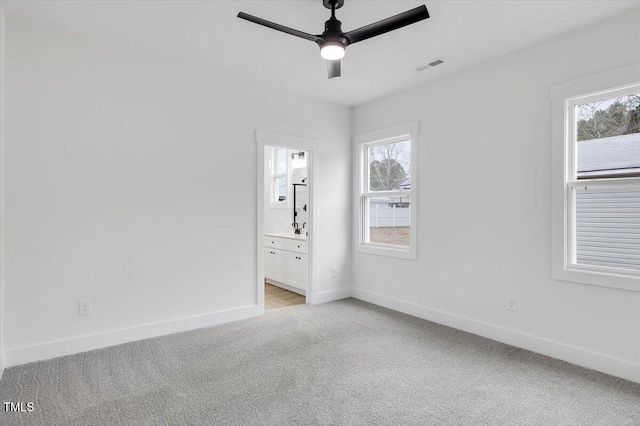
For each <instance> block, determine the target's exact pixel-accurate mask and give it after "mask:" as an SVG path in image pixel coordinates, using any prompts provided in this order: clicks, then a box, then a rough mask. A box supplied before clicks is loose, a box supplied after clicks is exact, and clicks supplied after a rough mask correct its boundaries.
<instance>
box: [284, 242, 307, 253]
mask: <svg viewBox="0 0 640 426" xmlns="http://www.w3.org/2000/svg"><path fill="white" fill-rule="evenodd" d="M285 244H286V245H285V250H288V251H294V252H296V253H304V254H306V253H307V251H308V247H309V243H308V242H306V241H290V240H289V241H287V242H286V243H285Z"/></svg>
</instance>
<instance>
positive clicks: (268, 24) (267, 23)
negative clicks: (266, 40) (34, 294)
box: [238, 12, 322, 42]
mask: <svg viewBox="0 0 640 426" xmlns="http://www.w3.org/2000/svg"><path fill="white" fill-rule="evenodd" d="M238 18H240V19H245V20H247V21H249V22H253V23H255V24H258V25H262V26H264V27H267V28H272V29H274V30H278V31H282V32H283V33H287V34H291V35H294V36H296V37H301V38H304V39H306V40H310V41H313V42H318V41H322V39H321V38H320V37H318V36H316V35H313V34H308V33H305V32H303V31H298V30H294V29H293V28H289V27H285V26H284V25H280V24H276V23H274V22H270V21H267V20H265V19H262V18H258V17H256V16H252V15H249V14H247V13H244V12H240V13H238Z"/></svg>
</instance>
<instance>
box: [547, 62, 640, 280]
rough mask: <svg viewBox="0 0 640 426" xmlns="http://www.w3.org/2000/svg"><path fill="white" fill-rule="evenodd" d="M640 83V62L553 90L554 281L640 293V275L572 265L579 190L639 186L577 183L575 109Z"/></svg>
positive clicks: (618, 181)
mask: <svg viewBox="0 0 640 426" xmlns="http://www.w3.org/2000/svg"><path fill="white" fill-rule="evenodd" d="M639 85H640V64H635V65H631V66H629V67H624V68H620V69H616V70H612V71H608V72H605V73H601V74H596V75H593V76H588V77H584V78H581V79H576V80H572V81H568V82H565V83H561V84H556V85H554V86H552V87H551V102H552V143H553V145H552V185H553V186H552V277H553V278H554V279H556V280H562V281H570V282H576V283H582V284H589V285H597V286H603V287H611V288H617V289H624V290H632V291H640V271H634V270H627V269H623V268H613V267H606V266H595V265H584V264H578V263H576V262H574V261H573V259H574V258H575V236H574V235H575V231H574V230H575V213H574V211H575V209H574V206H575V193H576V189H577V188H581V187H593V188H596V187H597V188H617V187H625V186H637V185H640V178H638V177H618V178H591V179H590V178H582V179H578V177H577V149H576V145H577V143H576V137H575V132H576V130H577V125H576V119H575V118H576V117H575V106H576V105H579V104H584V103H589V102H593V101H597V100H602V99H610V98H614V97H617V96H621V95H624V94H628V93H629V92H630V91H633V90H634V89H637V88H638V87H639Z"/></svg>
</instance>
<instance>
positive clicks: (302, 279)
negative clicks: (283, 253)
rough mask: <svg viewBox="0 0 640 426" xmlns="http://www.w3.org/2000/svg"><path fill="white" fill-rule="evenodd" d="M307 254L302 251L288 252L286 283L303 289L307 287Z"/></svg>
mask: <svg viewBox="0 0 640 426" xmlns="http://www.w3.org/2000/svg"><path fill="white" fill-rule="evenodd" d="M307 271H308V266H307V256H306V255H304V254H300V253H292V252H287V280H286V281H285V283H286V284H289V285H290V286H292V287H296V288H299V289H302V290H306V289H307V281H308V277H307V275H308V274H307Z"/></svg>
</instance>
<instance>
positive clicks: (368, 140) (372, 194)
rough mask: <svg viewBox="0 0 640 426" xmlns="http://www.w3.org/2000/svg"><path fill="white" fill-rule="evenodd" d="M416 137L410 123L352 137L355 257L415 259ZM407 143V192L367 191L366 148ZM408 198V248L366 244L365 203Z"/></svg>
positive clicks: (413, 124) (415, 123) (414, 124)
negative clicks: (409, 184)
mask: <svg viewBox="0 0 640 426" xmlns="http://www.w3.org/2000/svg"><path fill="white" fill-rule="evenodd" d="M418 133H419V122H418V121H417V120H416V121H411V122H408V123H401V124H397V125H394V126H389V127H385V128H382V129H377V130H373V131H370V132H366V133H362V134H359V135H356V136H355V146H354V149H355V151H354V158H355V161H356V162H357V167H355V168H354V173H356V175H355V177H354V182H355V186H356V188H355V191H354V192H355V195H356V196H355V197H354V198H355V204H354V239H355V243H354V247H355V251H356V252H358V253H366V254H373V255H379V256H388V257H395V258H401V259H408V260H416V259H417V245H418V244H417V236H418V228H417V223H418V220H417V218H418ZM405 140H409V146H410V149H411V154H410V161H411V169H410V171H409V176H410V180H411V188H410V189H409V190H402V189H400V190H396V191H370V190H369V173H368V172H369V158H368V151H367V150H368V148H369V147H371V146H376V145H383V144H387V143H394V142H401V141H405ZM407 195H409V196H410V199H411V205H410V209H411V211H410V218H409V227H410V228H409V246H408V247H406V248H405V247H403V246H396V245H392V244H383V243H369V242H366V237H367V234H368V228H367V224H368V215H369V208H368V203H367V201H368V200H369V199H370V198H376V197H397V196H407Z"/></svg>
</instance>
